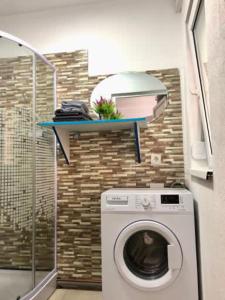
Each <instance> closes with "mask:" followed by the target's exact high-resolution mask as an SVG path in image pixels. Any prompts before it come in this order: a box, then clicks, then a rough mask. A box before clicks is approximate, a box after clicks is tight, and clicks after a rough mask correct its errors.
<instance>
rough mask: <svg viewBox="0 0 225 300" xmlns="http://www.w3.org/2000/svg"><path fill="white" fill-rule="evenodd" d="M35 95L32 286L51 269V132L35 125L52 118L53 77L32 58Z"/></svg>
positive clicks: (37, 60)
mask: <svg viewBox="0 0 225 300" xmlns="http://www.w3.org/2000/svg"><path fill="white" fill-rule="evenodd" d="M35 61H36V63H35V70H36V72H35V77H36V80H35V96H36V107H35V111H36V114H35V117H36V127H35V129H36V149H35V150H36V160H35V161H36V164H35V167H36V201H35V202H36V205H35V241H34V242H35V244H34V245H35V247H34V264H35V285H37V284H38V283H39V282H40V281H41V280H43V278H44V277H45V276H46V275H48V274H49V273H50V272H51V271H52V270H53V269H54V268H55V177H56V170H55V138H54V134H53V131H52V130H51V129H49V128H44V127H41V126H39V125H38V122H43V121H49V120H51V119H52V117H53V114H54V110H55V106H54V101H53V99H54V96H55V95H54V86H55V78H54V76H55V74H54V72H53V70H52V68H51V67H50V66H49V65H47V64H46V63H45V62H43V60H41V59H40V58H38V57H36V59H35Z"/></svg>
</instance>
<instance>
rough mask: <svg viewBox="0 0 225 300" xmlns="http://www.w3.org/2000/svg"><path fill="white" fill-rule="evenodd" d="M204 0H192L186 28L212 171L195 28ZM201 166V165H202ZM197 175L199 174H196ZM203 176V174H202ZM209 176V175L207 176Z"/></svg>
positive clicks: (209, 138) (209, 140) (211, 164)
mask: <svg viewBox="0 0 225 300" xmlns="http://www.w3.org/2000/svg"><path fill="white" fill-rule="evenodd" d="M204 4H205V3H204V0H190V1H189V5H188V9H187V11H186V28H187V33H188V40H189V45H190V52H191V59H192V64H193V71H194V76H195V83H196V87H197V94H198V98H199V101H198V103H199V108H200V115H201V122H202V127H203V133H204V139H205V147H206V153H207V163H206V164H207V168H208V169H209V171H210V172H211V173H212V167H213V148H212V134H211V128H210V117H209V111H208V108H207V103H206V101H207V100H206V99H205V95H204V90H203V89H204V87H203V85H204V83H203V78H202V74H201V69H200V62H199V58H198V52H197V45H196V40H195V35H194V28H195V24H196V21H197V18H198V14H199V11H200V8H201V5H204ZM200 168H201V167H200ZM196 176H197V175H196ZM198 177H199V176H198ZM200 177H201V176H200ZM206 177H207V176H206Z"/></svg>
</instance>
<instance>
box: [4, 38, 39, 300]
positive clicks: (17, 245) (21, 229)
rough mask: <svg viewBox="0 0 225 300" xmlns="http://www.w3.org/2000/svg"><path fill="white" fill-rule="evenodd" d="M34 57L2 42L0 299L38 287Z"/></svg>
mask: <svg viewBox="0 0 225 300" xmlns="http://www.w3.org/2000/svg"><path fill="white" fill-rule="evenodd" d="M32 111H33V53H32V52H31V51H30V50H29V49H27V48H26V47H24V46H22V45H20V44H18V43H16V42H13V41H10V40H8V39H5V38H3V37H1V38H0V298H1V299H4V300H13V299H15V300H16V299H19V297H22V296H23V295H24V294H26V293H27V292H28V291H30V290H31V289H32V287H33V277H32V239H33V183H34V182H33V180H34V173H33V167H34V161H33V142H34V140H33V119H32V116H33V113H32Z"/></svg>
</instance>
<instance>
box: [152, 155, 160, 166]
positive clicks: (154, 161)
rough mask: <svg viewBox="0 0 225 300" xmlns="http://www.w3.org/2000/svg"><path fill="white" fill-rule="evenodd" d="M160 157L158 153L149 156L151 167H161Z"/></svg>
mask: <svg viewBox="0 0 225 300" xmlns="http://www.w3.org/2000/svg"><path fill="white" fill-rule="evenodd" d="M161 161H162V155H161V154H160V153H152V155H151V165H152V166H159V165H161Z"/></svg>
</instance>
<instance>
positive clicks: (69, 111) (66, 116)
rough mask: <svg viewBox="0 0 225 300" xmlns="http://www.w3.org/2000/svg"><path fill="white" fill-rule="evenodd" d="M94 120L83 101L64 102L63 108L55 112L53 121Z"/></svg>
mask: <svg viewBox="0 0 225 300" xmlns="http://www.w3.org/2000/svg"><path fill="white" fill-rule="evenodd" d="M82 120H92V118H91V117H90V116H89V110H88V107H87V105H86V104H85V103H84V102H82V101H77V100H73V101H63V102H62V106H61V108H59V109H56V111H55V117H54V118H53V121H55V122H59V121H82Z"/></svg>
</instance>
